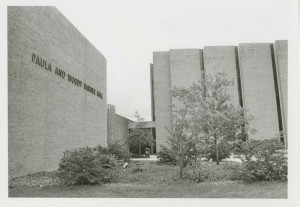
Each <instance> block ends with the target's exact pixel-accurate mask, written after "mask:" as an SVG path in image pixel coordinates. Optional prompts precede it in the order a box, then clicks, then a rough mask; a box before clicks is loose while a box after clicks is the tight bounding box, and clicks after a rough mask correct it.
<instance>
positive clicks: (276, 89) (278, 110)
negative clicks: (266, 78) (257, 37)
mask: <svg viewBox="0 0 300 207" xmlns="http://www.w3.org/2000/svg"><path fill="white" fill-rule="evenodd" d="M270 50H271V59H272V68H273V77H274V87H275V96H276V105H277V115H278V125H279V131H280V132H282V131H283V125H282V116H281V107H280V97H279V91H278V79H277V69H276V63H275V52H274V45H273V44H270ZM280 140H281V141H282V142H283V141H284V138H283V137H280Z"/></svg>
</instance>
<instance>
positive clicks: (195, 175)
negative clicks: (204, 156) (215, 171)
mask: <svg viewBox="0 0 300 207" xmlns="http://www.w3.org/2000/svg"><path fill="white" fill-rule="evenodd" d="M208 177H209V171H208V170H207V168H203V167H202V165H201V164H200V163H197V162H195V163H192V164H189V165H187V166H186V167H185V168H184V170H183V177H182V178H183V179H184V180H190V181H192V182H196V183H200V182H203V181H205V180H206V179H208Z"/></svg>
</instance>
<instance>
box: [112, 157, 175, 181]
mask: <svg viewBox="0 0 300 207" xmlns="http://www.w3.org/2000/svg"><path fill="white" fill-rule="evenodd" d="M177 171H178V167H177V166H173V165H158V164H156V163H155V162H141V161H132V162H131V163H130V164H129V166H128V167H127V168H126V170H125V171H124V170H122V169H121V170H120V171H118V177H117V179H114V182H117V183H135V184H151V185H154V184H155V185H160V184H166V183H168V184H172V183H176V182H177V180H178V173H177Z"/></svg>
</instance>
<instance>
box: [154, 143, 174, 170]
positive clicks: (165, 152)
mask: <svg viewBox="0 0 300 207" xmlns="http://www.w3.org/2000/svg"><path fill="white" fill-rule="evenodd" d="M161 148H162V149H161V150H160V151H159V152H158V153H157V158H158V160H159V163H161V164H171V165H176V163H177V160H176V158H175V156H174V155H173V154H172V152H171V151H170V150H169V149H168V148H166V147H164V146H161Z"/></svg>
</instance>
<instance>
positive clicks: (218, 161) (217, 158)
mask: <svg viewBox="0 0 300 207" xmlns="http://www.w3.org/2000/svg"><path fill="white" fill-rule="evenodd" d="M215 147H216V162H217V165H219V164H220V160H219V149H218V143H217V139H215Z"/></svg>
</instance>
